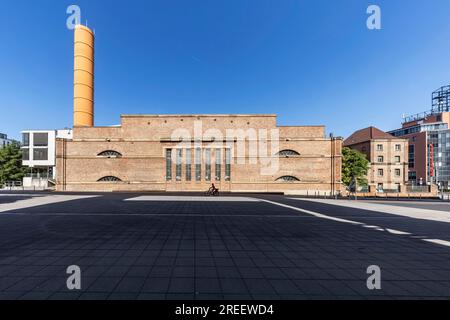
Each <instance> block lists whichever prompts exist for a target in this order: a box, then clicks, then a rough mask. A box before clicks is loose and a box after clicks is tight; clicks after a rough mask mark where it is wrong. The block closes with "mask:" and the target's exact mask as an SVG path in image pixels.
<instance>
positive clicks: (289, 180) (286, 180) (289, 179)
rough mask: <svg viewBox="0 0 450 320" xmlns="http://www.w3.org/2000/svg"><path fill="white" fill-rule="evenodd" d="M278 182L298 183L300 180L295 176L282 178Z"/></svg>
mask: <svg viewBox="0 0 450 320" xmlns="http://www.w3.org/2000/svg"><path fill="white" fill-rule="evenodd" d="M277 181H278V182H298V181H300V179H299V178H297V177H294V176H282V177H279V178H278V179H277Z"/></svg>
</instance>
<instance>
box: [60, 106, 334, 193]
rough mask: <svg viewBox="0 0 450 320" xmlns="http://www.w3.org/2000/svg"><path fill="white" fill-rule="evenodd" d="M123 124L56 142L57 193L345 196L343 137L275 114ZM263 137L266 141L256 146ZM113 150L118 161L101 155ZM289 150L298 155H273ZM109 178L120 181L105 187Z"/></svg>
mask: <svg viewBox="0 0 450 320" xmlns="http://www.w3.org/2000/svg"><path fill="white" fill-rule="evenodd" d="M121 120H122V121H121V122H122V123H121V125H120V126H115V127H75V128H74V132H73V134H74V136H73V139H72V140H62V139H61V140H60V139H58V140H57V147H56V162H57V165H56V167H57V190H58V191H205V190H207V189H208V188H209V186H210V185H211V183H215V185H216V187H218V188H219V189H221V191H225V192H227V191H230V192H285V193H291V194H306V193H310V194H311V193H313V192H315V191H320V192H322V193H325V192H326V193H328V194H330V193H332V192H333V191H334V192H336V193H337V192H340V191H341V190H342V187H341V164H342V139H340V138H337V139H336V138H333V139H331V138H325V128H324V127H323V126H304V127H301V126H299V127H295V126H291V127H278V126H277V124H276V116H275V115H198V116H197V115H123V116H122V117H121ZM272 132H274V133H276V135H275V136H272ZM228 133H230V134H228ZM231 133H233V134H231ZM242 135H243V137H244V138H242ZM230 136H233V138H232V139H230ZM181 137H183V139H180V138H181ZM186 137H190V138H189V139H187V138H186ZM261 137H266V138H265V139H264V141H262V140H259V141H257V140H258V139H260V138H261ZM182 140H183V141H185V142H184V144H180V142H181V141H182ZM264 142H265V143H264ZM277 144H278V148H275V147H276V145H277ZM264 145H267V148H263V147H264ZM272 147H273V149H272ZM197 148H200V150H201V160H200V161H198V162H199V163H198V164H199V165H198V166H196V164H197V163H196V161H197V160H196V159H197V158H196V155H197V154H196V149H197ZM177 149H181V151H179V152H177V151H176V150H177ZM187 149H189V150H190V151H186V150H187ZM227 149H228V150H230V151H226V150H227ZM108 150H109V151H114V152H117V154H118V155H119V156H117V157H114V156H112V157H108V156H104V155H101V153H102V152H104V151H108ZM167 150H171V151H167ZM207 150H209V151H207ZM217 150H220V151H217ZM261 150H267V153H266V152H261ZM283 150H289V151H293V152H295V153H294V154H288V155H283V156H277V157H273V158H272V157H270V156H269V155H270V154H273V153H275V151H283ZM168 152H169V154H170V155H171V159H172V161H171V162H170V163H171V164H170V166H169V167H168V165H167V158H166V156H167V154H168ZM189 152H190V159H191V160H190V161H187V160H186V155H189ZM227 152H230V155H231V161H229V162H230V165H229V171H230V172H226V170H227V169H226V167H227V161H226V159H225V158H226V153H227ZM255 152H257V153H255ZM297 153H298V154H297ZM178 154H179V155H181V157H179V158H178V167H177V155H178ZM283 154H284V153H283ZM200 162H201V163H200ZM275 163H276V165H275ZM208 164H210V165H208ZM219 164H220V165H219ZM188 168H190V169H188ZM208 168H209V170H208ZM177 169H178V170H177ZM196 169H199V170H200V176H201V177H200V179H199V180H200V181H196V180H197V179H196V178H197V177H196ZM268 169H271V170H268ZM168 170H169V172H170V173H171V176H170V177H169V178H170V179H169V178H168V177H167V172H168ZM267 170H268V171H267ZM188 171H191V179H190V181H188V180H189V179H188V174H187V172H188ZM197 173H198V172H197ZM208 173H209V174H208ZM227 173H228V174H229V175H230V178H229V179H227V177H226V175H227ZM208 175H209V176H210V179H207V178H208ZM104 177H115V178H117V180H119V181H99V180H100V179H102V178H104ZM282 177H284V178H282ZM285 177H289V179H287V178H285ZM280 178H282V179H281V180H280ZM228 180H229V181H228Z"/></svg>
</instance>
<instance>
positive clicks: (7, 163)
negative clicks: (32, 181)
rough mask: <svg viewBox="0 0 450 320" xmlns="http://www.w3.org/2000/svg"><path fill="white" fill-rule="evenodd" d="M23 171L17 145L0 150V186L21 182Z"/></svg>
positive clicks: (20, 152) (20, 153) (20, 154)
mask: <svg viewBox="0 0 450 320" xmlns="http://www.w3.org/2000/svg"><path fill="white" fill-rule="evenodd" d="M25 170H26V169H25V167H23V166H22V151H21V150H20V146H19V145H18V144H17V143H13V144H10V145H7V146H5V147H3V148H0V186H1V185H3V184H4V183H5V182H6V181H22V178H23V177H24V175H25Z"/></svg>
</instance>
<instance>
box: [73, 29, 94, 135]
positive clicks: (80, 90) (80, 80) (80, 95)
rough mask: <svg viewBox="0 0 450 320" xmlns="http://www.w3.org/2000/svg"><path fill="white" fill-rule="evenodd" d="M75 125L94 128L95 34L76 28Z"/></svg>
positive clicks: (88, 30) (89, 30)
mask: <svg viewBox="0 0 450 320" xmlns="http://www.w3.org/2000/svg"><path fill="white" fill-rule="evenodd" d="M73 77H74V82H73V83H74V84H73V92H74V94H73V125H74V127H92V126H94V32H92V30H91V29H89V28H88V27H85V26H82V25H77V26H76V27H75V41H74V74H73Z"/></svg>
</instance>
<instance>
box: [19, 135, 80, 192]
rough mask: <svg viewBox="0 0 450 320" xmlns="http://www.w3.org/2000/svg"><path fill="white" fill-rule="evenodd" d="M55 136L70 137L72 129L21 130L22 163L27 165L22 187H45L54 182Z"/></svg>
mask: <svg viewBox="0 0 450 320" xmlns="http://www.w3.org/2000/svg"><path fill="white" fill-rule="evenodd" d="M56 138H61V139H72V129H64V130H24V131H22V155H23V156H22V164H23V165H24V166H26V167H29V171H28V173H27V175H26V176H25V177H24V178H23V186H24V187H36V188H47V187H50V186H52V185H54V183H55V178H56V177H55V174H56V170H55V165H56V152H55V145H56Z"/></svg>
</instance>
